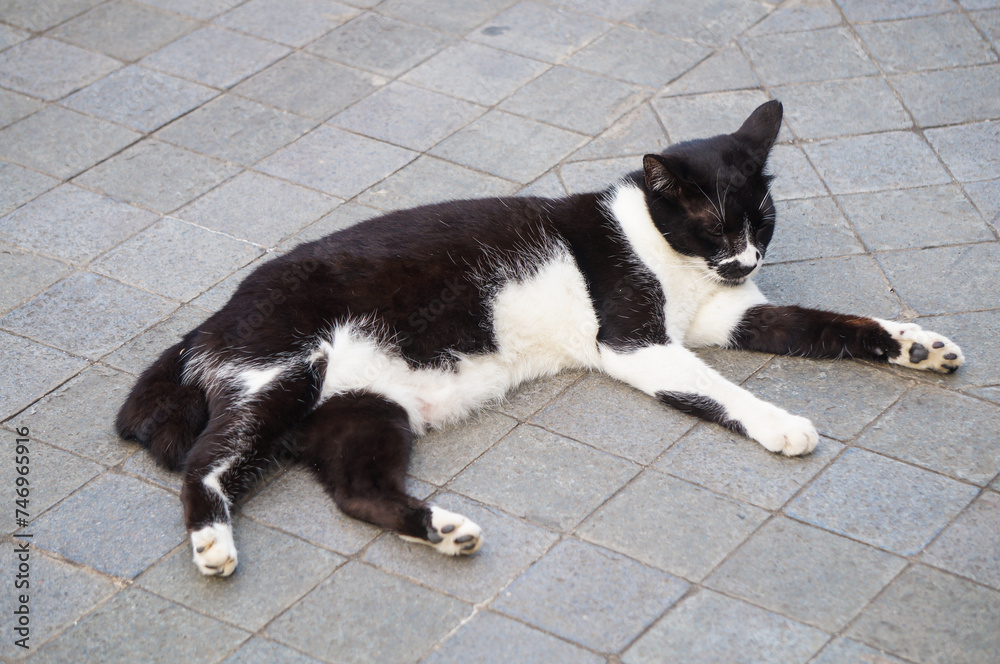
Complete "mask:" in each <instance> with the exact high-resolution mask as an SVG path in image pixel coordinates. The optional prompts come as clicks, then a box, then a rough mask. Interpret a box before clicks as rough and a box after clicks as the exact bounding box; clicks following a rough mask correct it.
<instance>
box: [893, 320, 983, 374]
mask: <svg viewBox="0 0 1000 664" xmlns="http://www.w3.org/2000/svg"><path fill="white" fill-rule="evenodd" d="M916 322H917V323H919V324H920V325H921V326H922V327H924V328H926V329H929V330H933V331H935V332H937V333H938V334H943V335H945V336H946V337H948V338H949V339H953V340H955V343H957V344H958V345H959V346H960V347H961V348H962V352H963V353H965V356H966V358H968V359H966V363H965V364H963V365H962V368H961V369H959V371H958V373H955V374H949V375H947V376H938V375H933V376H927V377H925V378H924V380H930V381H931V382H933V383H935V384H937V385H940V386H942V387H948V388H951V387H954V386H959V385H962V386H965V385H1000V366H998V365H997V363H996V362H993V361H992V358H994V357H997V356H998V355H1000V311H983V312H976V313H968V314H957V315H954V316H934V317H930V318H918V319H917V320H916ZM899 371H900V372H902V371H903V369H902V367H900V369H899ZM922 378H923V376H922Z"/></svg>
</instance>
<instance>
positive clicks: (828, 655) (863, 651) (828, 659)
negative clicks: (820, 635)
mask: <svg viewBox="0 0 1000 664" xmlns="http://www.w3.org/2000/svg"><path fill="white" fill-rule="evenodd" d="M809 661H810V662H811V664H856V663H857V662H865V664H868V663H869V662H871V663H872V664H876V663H877V664H905V662H903V660H901V659H898V658H896V657H893V656H892V655H887V654H885V653H884V652H882V651H881V650H875V649H874V648H869V647H868V646H866V645H864V644H863V643H858V642H857V641H852V640H851V639H847V638H844V637H842V636H839V637H837V638H835V639H834V640H833V641H831V642H830V643H829V644H827V647H826V648H824V649H823V652H821V653H820V654H819V656H818V657H816V659H812V660H809Z"/></svg>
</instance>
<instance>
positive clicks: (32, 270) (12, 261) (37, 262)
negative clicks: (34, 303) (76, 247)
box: [0, 245, 72, 313]
mask: <svg viewBox="0 0 1000 664" xmlns="http://www.w3.org/2000/svg"><path fill="white" fill-rule="evenodd" d="M71 271H72V268H70V267H69V266H68V265H64V264H63V263H60V262H58V261H53V260H49V259H48V258H42V257H41V256H38V255H36V254H31V253H28V252H26V251H22V250H21V249H18V248H17V247H8V246H6V245H0V275H2V277H3V281H2V282H0V313H7V312H8V311H10V310H11V309H13V308H15V307H18V306H20V305H21V304H23V303H24V302H26V301H27V300H30V299H31V298H33V297H34V296H35V295H38V294H39V293H41V292H42V291H43V290H45V289H46V288H48V287H49V286H51V285H52V284H54V283H55V282H57V281H59V280H60V279H62V278H63V277H65V276H66V275H68V274H69V273H70V272H71Z"/></svg>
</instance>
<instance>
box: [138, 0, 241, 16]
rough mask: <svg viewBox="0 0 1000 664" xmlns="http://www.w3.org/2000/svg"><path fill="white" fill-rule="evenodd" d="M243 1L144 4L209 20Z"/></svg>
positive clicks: (181, 0) (175, 0)
mask: <svg viewBox="0 0 1000 664" xmlns="http://www.w3.org/2000/svg"><path fill="white" fill-rule="evenodd" d="M241 2H242V0H145V2H144V3H143V4H147V5H152V6H154V7H159V8H160V9H166V10H167V11H172V12H175V13H177V14H184V15H186V16H190V17H191V18H197V19H202V20H207V19H210V18H212V17H213V16H218V15H219V14H221V13H222V12H224V11H226V10H227V9H231V8H233V7H235V6H236V5H238V4H240V3H241Z"/></svg>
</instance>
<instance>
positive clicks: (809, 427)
mask: <svg viewBox="0 0 1000 664" xmlns="http://www.w3.org/2000/svg"><path fill="white" fill-rule="evenodd" d="M764 406H766V408H761V409H760V412H758V413H757V414H756V415H755V417H754V418H753V420H752V421H749V422H747V421H744V422H742V424H743V428H744V429H745V430H746V433H747V435H748V436H750V437H751V438H753V439H754V440H756V441H757V442H758V443H760V444H761V445H763V446H764V447H765V448H767V449H769V450H771V451H772V452H777V453H779V454H784V455H785V456H799V455H802V454H809V453H810V452H812V451H813V450H814V449H816V443H817V442H818V441H819V434H818V433H816V427H814V426H813V423H812V422H810V421H809V420H807V419H806V418H804V417H799V416H798V415H792V414H791V413H788V412H786V411H784V410H782V409H780V408H778V407H777V406H772V405H771V404H764Z"/></svg>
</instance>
